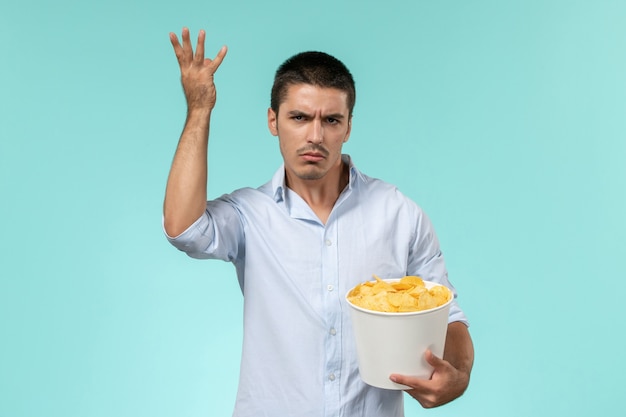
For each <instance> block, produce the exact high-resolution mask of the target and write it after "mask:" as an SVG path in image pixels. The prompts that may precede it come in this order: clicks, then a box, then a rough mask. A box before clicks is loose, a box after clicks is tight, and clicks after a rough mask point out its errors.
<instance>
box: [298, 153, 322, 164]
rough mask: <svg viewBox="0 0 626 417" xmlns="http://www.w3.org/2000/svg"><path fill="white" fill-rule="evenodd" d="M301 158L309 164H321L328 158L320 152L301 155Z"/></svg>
mask: <svg viewBox="0 0 626 417" xmlns="http://www.w3.org/2000/svg"><path fill="white" fill-rule="evenodd" d="M300 157H301V158H302V159H304V160H305V161H307V162H319V161H321V160H323V159H324V158H326V156H325V155H324V154H322V153H320V152H304V153H301V154H300Z"/></svg>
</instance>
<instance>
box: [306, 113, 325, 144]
mask: <svg viewBox="0 0 626 417" xmlns="http://www.w3.org/2000/svg"><path fill="white" fill-rule="evenodd" d="M310 127H311V128H310V130H309V142H311V143H316V144H320V143H322V142H323V141H324V128H323V127H322V121H321V120H318V119H314V120H313V121H312V122H311V125H310Z"/></svg>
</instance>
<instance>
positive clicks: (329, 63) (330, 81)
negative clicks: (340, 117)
mask: <svg viewBox="0 0 626 417" xmlns="http://www.w3.org/2000/svg"><path fill="white" fill-rule="evenodd" d="M296 84H310V85H314V86H317V87H322V88H336V89H338V90H341V91H344V92H345V93H346V95H347V100H346V101H347V104H348V110H349V111H350V115H351V116H352V110H353V109H354V103H355V101H356V90H355V88H354V79H353V78H352V74H350V71H349V70H348V68H347V67H346V66H345V65H344V64H343V63H342V62H341V61H340V60H338V59H337V58H335V57H333V56H331V55H328V54H327V53H324V52H316V51H309V52H301V53H299V54H297V55H294V56H292V57H291V58H289V59H288V60H286V61H285V62H284V63H283V64H282V65H281V66H280V67H278V70H277V71H276V75H275V76H274V85H273V86H272V97H271V104H270V106H271V108H272V110H274V112H275V113H276V114H278V107H279V106H280V104H281V103H282V102H283V101H284V100H285V96H286V95H287V89H288V88H289V87H290V86H292V85H296Z"/></svg>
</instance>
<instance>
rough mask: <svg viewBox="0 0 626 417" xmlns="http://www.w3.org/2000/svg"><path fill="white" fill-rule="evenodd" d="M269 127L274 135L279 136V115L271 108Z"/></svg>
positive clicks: (269, 111) (268, 119) (268, 112)
mask: <svg viewBox="0 0 626 417" xmlns="http://www.w3.org/2000/svg"><path fill="white" fill-rule="evenodd" d="M267 127H268V128H269V129H270V133H271V134H272V135H274V136H278V115H277V114H276V113H275V112H274V110H272V108H271V107H270V108H269V109H267Z"/></svg>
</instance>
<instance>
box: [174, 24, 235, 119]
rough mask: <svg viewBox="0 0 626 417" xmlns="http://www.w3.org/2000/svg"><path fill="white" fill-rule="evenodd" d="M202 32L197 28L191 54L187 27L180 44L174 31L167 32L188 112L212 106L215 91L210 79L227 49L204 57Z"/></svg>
mask: <svg viewBox="0 0 626 417" xmlns="http://www.w3.org/2000/svg"><path fill="white" fill-rule="evenodd" d="M205 38H206V33H205V31H204V30H201V31H200V32H199V33H198V43H197V45H196V52H195V53H194V51H193V48H192V46H191V40H190V38H189V29H188V28H183V31H182V41H183V43H182V45H181V44H180V43H179V41H178V37H177V36H176V34H174V33H170V41H171V42H172V46H173V47H174V53H175V54H176V58H177V59H178V65H179V66H180V76H181V82H182V84H183V90H184V92H185V98H186V99H187V108H188V111H193V110H208V111H211V110H212V109H213V107H215V101H216V96H217V95H216V91H215V83H214V82H213V78H214V75H215V72H216V71H217V69H218V68H219V66H220V64H221V63H222V61H223V60H224V57H225V56H226V52H227V48H226V46H222V48H221V49H220V50H219V52H218V53H217V56H216V57H215V58H213V59H209V58H205V57H204V40H205Z"/></svg>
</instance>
